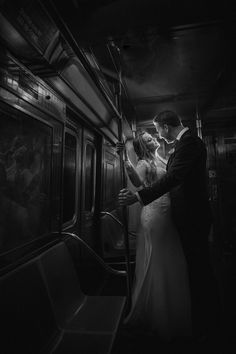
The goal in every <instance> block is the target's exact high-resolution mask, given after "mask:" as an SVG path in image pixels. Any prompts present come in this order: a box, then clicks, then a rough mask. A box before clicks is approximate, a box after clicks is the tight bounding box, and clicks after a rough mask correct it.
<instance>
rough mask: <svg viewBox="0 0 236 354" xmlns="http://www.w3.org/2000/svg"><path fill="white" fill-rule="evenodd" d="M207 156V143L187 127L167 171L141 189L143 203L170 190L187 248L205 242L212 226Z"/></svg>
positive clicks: (178, 224) (174, 212) (140, 194)
mask: <svg viewBox="0 0 236 354" xmlns="http://www.w3.org/2000/svg"><path fill="white" fill-rule="evenodd" d="M206 158H207V153H206V147H205V144H204V143H203V141H202V140H201V139H200V138H199V137H197V136H194V135H192V134H191V132H190V131H189V130H188V131H186V132H185V133H184V134H183V135H182V137H181V139H180V140H179V141H178V142H177V143H176V147H175V151H174V152H173V154H172V155H171V156H170V158H169V160H168V164H167V173H166V174H165V175H164V176H163V177H162V178H161V179H160V180H159V181H157V182H155V183H154V184H153V185H152V186H151V187H149V188H144V189H143V190H141V191H139V196H140V198H141V200H142V202H143V204H144V205H146V204H149V203H150V202H152V201H153V200H155V199H157V198H159V197H160V196H161V195H163V194H165V193H167V192H170V198H171V210H172V216H173V219H174V222H175V224H176V226H177V229H178V230H179V233H180V237H181V239H182V242H183V246H186V247H187V248H189V247H190V248H192V247H193V246H194V247H196V245H197V244H199V245H201V244H202V243H204V244H206V243H207V234H208V233H209V229H210V224H211V210H210V205H209V198H208V188H207V173H206Z"/></svg>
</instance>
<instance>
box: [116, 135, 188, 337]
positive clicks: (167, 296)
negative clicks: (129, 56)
mask: <svg viewBox="0 0 236 354" xmlns="http://www.w3.org/2000/svg"><path fill="white" fill-rule="evenodd" d="M159 146H160V145H159V143H158V142H157V140H156V139H155V138H153V137H152V136H151V135H150V134H149V133H147V132H145V131H140V132H139V133H138V135H137V137H136V138H135V139H134V141H133V147H134V150H135V153H136V155H137V157H138V163H137V166H136V168H134V166H133V165H132V163H131V162H130V161H129V158H128V156H127V154H126V162H125V167H126V170H127V173H128V176H129V178H130V180H131V182H132V184H133V185H134V186H135V187H140V186H150V185H151V184H152V183H153V182H155V181H156V180H158V179H159V178H160V177H161V176H162V175H163V174H165V173H166V170H165V167H166V161H165V160H164V159H163V158H161V157H160V155H159V154H158V153H157V150H158V148H159ZM118 149H119V147H118ZM120 149H121V146H120ZM140 221H141V223H140V224H141V226H140V230H139V232H138V236H137V249H136V268H135V278H134V285H133V292H132V307H131V310H130V313H129V314H128V316H127V318H126V319H125V324H127V325H128V326H131V327H138V328H141V329H143V330H146V331H150V332H154V333H156V334H158V335H159V337H160V338H161V339H163V340H172V339H174V338H177V337H188V336H190V335H191V313H190V306H191V304H190V292H189V283H188V271H187V265H186V261H185V256H184V253H183V250H182V246H181V243H180V240H179V236H178V233H177V230H176V228H175V225H174V224H173V221H172V218H171V209H170V198H169V194H168V193H166V194H165V195H163V196H162V197H160V198H159V199H157V200H154V201H153V202H152V203H150V204H148V205H146V206H144V207H143V208H142V210H141V220H140Z"/></svg>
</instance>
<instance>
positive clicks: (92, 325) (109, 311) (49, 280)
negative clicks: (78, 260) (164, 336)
mask: <svg viewBox="0 0 236 354" xmlns="http://www.w3.org/2000/svg"><path fill="white" fill-rule="evenodd" d="M125 299H126V298H125V297H124V296H88V295H85V294H84V293H83V292H82V291H81V288H80V285H79V280H78V276H77V273H76V270H75V268H74V264H73V261H72V258H71V256H70V253H69V251H68V249H67V246H66V245H65V243H64V242H63V241H60V242H59V243H57V244H56V245H53V246H52V247H51V248H50V249H48V250H46V251H43V252H42V253H41V254H39V255H37V256H35V257H34V258H33V259H31V260H29V261H27V262H25V263H24V264H23V265H20V266H18V267H17V268H16V269H14V270H12V271H10V272H8V273H7V274H5V275H3V276H2V277H1V278H0V318H1V343H0V351H1V353H4V354H13V353H18V352H22V353H24V354H32V353H34V354H37V353H57V354H68V353H70V354H73V353H83V354H86V353H88V354H91V353H96V354H108V353H110V351H111V348H112V344H113V341H114V338H115V335H116V331H117V329H118V326H119V323H120V320H121V317H122V315H123V312H124V306H125Z"/></svg>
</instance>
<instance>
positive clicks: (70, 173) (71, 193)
mask: <svg viewBox="0 0 236 354" xmlns="http://www.w3.org/2000/svg"><path fill="white" fill-rule="evenodd" d="M76 151H77V140H76V136H74V135H72V134H70V133H68V132H66V133H65V152H64V186H63V222H64V223H67V222H69V221H71V220H73V219H74V218H75V214H76V213H75V212H76V199H75V196H76V156H77V153H76Z"/></svg>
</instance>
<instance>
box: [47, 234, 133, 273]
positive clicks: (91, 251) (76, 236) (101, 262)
mask: <svg viewBox="0 0 236 354" xmlns="http://www.w3.org/2000/svg"><path fill="white" fill-rule="evenodd" d="M52 233H53V234H59V233H58V232H52ZM61 235H63V236H71V237H73V238H74V239H75V240H77V241H79V242H80V243H81V244H82V245H83V246H85V247H86V248H87V250H88V251H89V252H90V253H91V254H92V255H93V257H95V258H96V260H97V261H98V262H99V263H100V264H101V265H102V267H103V268H105V269H106V270H107V271H108V272H109V273H112V274H115V275H122V276H127V272H126V271H125V270H116V269H114V268H112V267H110V266H108V265H107V264H106V262H104V260H103V259H102V258H101V257H100V256H99V255H98V254H97V253H96V252H95V251H94V250H93V249H92V248H91V247H90V246H89V245H88V244H87V243H86V242H85V241H84V240H82V238H80V237H79V236H78V235H76V234H74V233H72V232H67V231H63V232H61Z"/></svg>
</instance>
